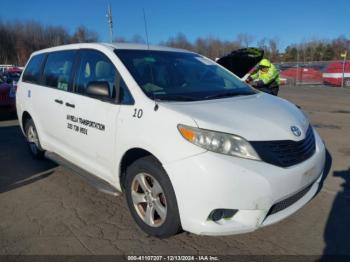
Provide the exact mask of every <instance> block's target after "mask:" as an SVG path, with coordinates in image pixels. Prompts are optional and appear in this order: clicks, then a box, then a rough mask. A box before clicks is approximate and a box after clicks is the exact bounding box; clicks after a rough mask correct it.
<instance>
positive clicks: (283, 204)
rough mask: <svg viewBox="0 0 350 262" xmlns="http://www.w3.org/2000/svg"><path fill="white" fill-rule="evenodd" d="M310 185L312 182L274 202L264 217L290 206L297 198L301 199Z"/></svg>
mask: <svg viewBox="0 0 350 262" xmlns="http://www.w3.org/2000/svg"><path fill="white" fill-rule="evenodd" d="M312 185H313V183H312V184H311V185H309V186H307V187H306V188H304V189H303V190H301V191H299V192H298V193H296V194H294V195H292V196H290V197H288V198H286V199H284V200H282V201H280V202H278V203H276V204H274V205H273V206H272V207H271V208H270V210H269V212H268V213H267V215H266V217H268V216H270V215H273V214H276V213H277V212H279V211H282V210H284V209H286V208H287V207H290V206H291V205H293V204H294V203H295V202H297V201H298V200H299V199H301V198H302V197H303V196H305V195H306V193H307V192H309V190H310V189H311V187H312Z"/></svg>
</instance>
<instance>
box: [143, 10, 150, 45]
mask: <svg viewBox="0 0 350 262" xmlns="http://www.w3.org/2000/svg"><path fill="white" fill-rule="evenodd" d="M142 11H143V23H144V25H145V33H146V41H147V48H148V49H149V42H148V30H147V20H146V14H145V8H142Z"/></svg>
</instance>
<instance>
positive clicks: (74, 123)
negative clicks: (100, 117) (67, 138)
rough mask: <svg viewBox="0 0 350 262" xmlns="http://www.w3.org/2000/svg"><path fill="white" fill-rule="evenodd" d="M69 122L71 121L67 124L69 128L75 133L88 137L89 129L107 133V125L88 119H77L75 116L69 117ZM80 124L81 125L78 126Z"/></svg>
mask: <svg viewBox="0 0 350 262" xmlns="http://www.w3.org/2000/svg"><path fill="white" fill-rule="evenodd" d="M67 120H68V121H69V122H68V123H67V128H68V129H71V130H73V131H75V132H78V133H81V134H84V135H87V134H88V128H87V127H91V128H94V129H97V130H100V131H105V129H106V128H105V125H104V124H100V123H97V122H94V121H90V120H88V119H84V118H81V117H76V116H73V115H67ZM78 124H79V125H78Z"/></svg>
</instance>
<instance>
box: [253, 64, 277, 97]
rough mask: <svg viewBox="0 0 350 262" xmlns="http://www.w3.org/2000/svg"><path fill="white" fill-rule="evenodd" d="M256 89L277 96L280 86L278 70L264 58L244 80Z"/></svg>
mask: <svg viewBox="0 0 350 262" xmlns="http://www.w3.org/2000/svg"><path fill="white" fill-rule="evenodd" d="M246 82H247V83H250V84H251V85H252V86H253V87H255V88H256V89H259V90H261V91H263V92H266V93H268V94H272V95H275V96H277V94H278V91H279V84H280V74H279V71H278V69H277V68H276V67H275V66H274V65H273V64H272V63H271V62H270V61H269V60H268V59H266V58H264V59H262V60H261V61H260V63H259V66H258V68H257V69H256V70H254V71H253V72H252V73H251V74H250V76H249V77H248V78H247V80H246Z"/></svg>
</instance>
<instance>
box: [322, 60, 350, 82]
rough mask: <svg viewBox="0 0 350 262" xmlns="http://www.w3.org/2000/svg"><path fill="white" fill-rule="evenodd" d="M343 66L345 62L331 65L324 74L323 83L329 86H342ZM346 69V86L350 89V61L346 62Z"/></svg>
mask: <svg viewBox="0 0 350 262" xmlns="http://www.w3.org/2000/svg"><path fill="white" fill-rule="evenodd" d="M343 66H344V65H343V62H335V63H331V64H329V65H328V66H327V67H326V69H325V71H324V72H323V75H322V76H323V82H324V83H325V84H327V85H332V86H341V85H342V78H343ZM344 69H345V70H344V86H346V87H350V61H346V62H345V67H344Z"/></svg>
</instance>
